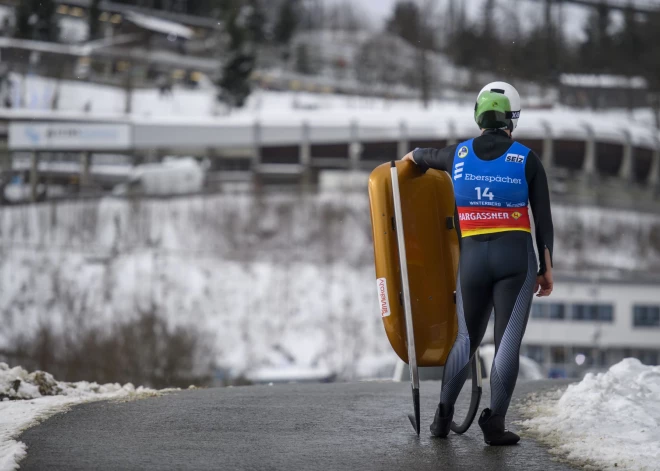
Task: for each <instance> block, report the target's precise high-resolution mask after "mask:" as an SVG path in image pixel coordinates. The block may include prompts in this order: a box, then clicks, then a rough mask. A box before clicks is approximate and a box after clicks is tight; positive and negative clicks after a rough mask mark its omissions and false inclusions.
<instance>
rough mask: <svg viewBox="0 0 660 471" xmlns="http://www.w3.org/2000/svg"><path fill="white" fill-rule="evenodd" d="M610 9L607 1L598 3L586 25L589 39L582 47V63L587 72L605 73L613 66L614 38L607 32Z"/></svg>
mask: <svg viewBox="0 0 660 471" xmlns="http://www.w3.org/2000/svg"><path fill="white" fill-rule="evenodd" d="M609 25H610V10H609V7H608V6H607V4H606V3H604V2H603V3H601V4H600V5H598V7H597V8H596V10H595V11H594V13H592V14H591V16H590V17H589V19H588V20H587V24H586V26H585V30H584V31H585V33H586V35H587V40H586V41H585V42H584V43H583V44H582V45H581V47H580V63H581V65H582V68H583V70H584V71H586V72H591V73H594V72H597V73H605V72H610V71H611V70H612V69H613V67H612V57H611V54H612V38H611V37H610V36H609V34H608V33H607V29H608V27H609Z"/></svg>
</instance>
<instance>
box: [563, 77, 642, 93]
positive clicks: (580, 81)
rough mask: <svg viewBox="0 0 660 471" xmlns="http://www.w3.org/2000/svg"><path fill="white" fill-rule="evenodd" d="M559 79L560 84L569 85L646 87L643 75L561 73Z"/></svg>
mask: <svg viewBox="0 0 660 471" xmlns="http://www.w3.org/2000/svg"><path fill="white" fill-rule="evenodd" d="M559 81H560V82H561V84H562V85H567V86H569V87H589V88H636V89H646V88H648V84H647V82H646V79H645V78H644V77H625V76H623V75H592V74H561V75H560V76H559Z"/></svg>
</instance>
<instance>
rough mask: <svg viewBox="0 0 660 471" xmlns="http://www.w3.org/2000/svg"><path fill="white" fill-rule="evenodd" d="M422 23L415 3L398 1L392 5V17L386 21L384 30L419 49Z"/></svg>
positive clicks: (408, 0)
mask: <svg viewBox="0 0 660 471" xmlns="http://www.w3.org/2000/svg"><path fill="white" fill-rule="evenodd" d="M421 26H422V21H421V15H420V11H419V7H418V6H417V3H415V2H414V1H410V0H400V1H398V2H397V3H396V4H395V5H394V12H393V13H392V17H391V18H390V19H389V20H387V26H386V29H387V31H389V32H390V33H393V34H396V35H397V36H399V37H400V38H402V39H404V40H405V41H407V42H409V43H410V44H411V45H412V46H414V47H420V45H421V44H420V43H421V38H422V37H423V36H424V35H423V32H422V31H421Z"/></svg>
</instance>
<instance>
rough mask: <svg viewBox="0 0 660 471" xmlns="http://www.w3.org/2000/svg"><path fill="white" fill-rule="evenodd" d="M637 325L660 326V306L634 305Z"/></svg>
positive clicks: (634, 323)
mask: <svg viewBox="0 0 660 471" xmlns="http://www.w3.org/2000/svg"><path fill="white" fill-rule="evenodd" d="M633 325H634V326H635V327H660V306H640V305H635V306H633Z"/></svg>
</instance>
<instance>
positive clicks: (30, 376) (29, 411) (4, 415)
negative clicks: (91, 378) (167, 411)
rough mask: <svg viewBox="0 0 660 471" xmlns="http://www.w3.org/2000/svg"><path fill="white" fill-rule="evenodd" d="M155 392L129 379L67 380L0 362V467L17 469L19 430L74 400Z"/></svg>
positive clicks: (0, 470)
mask: <svg viewBox="0 0 660 471" xmlns="http://www.w3.org/2000/svg"><path fill="white" fill-rule="evenodd" d="M156 394H159V392H158V391H155V390H153V389H147V388H143V387H139V388H137V389H136V388H135V387H134V386H133V385H132V384H130V383H128V384H125V385H123V386H122V385H120V384H104V385H99V384H96V383H88V382H86V381H81V382H78V383H66V382H63V381H57V380H55V378H53V376H52V375H51V374H49V373H46V372H43V371H35V372H33V373H29V372H27V371H26V370H24V369H23V368H21V367H20V366H17V367H15V368H9V366H8V365H7V364H6V363H0V471H9V470H14V469H18V462H19V461H20V460H21V459H23V458H24V457H25V454H26V447H25V444H24V443H21V442H19V441H17V440H16V437H17V436H18V435H19V434H20V433H21V432H23V431H24V430H26V429H27V428H29V427H31V426H33V425H36V424H37V423H39V422H40V421H42V420H45V419H47V418H48V417H50V416H52V415H54V414H56V413H58V412H62V411H64V410H66V409H67V408H68V407H70V406H71V405H73V404H76V403H80V402H89V401H98V400H102V399H116V398H122V397H129V396H132V397H135V396H145V395H156Z"/></svg>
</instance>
